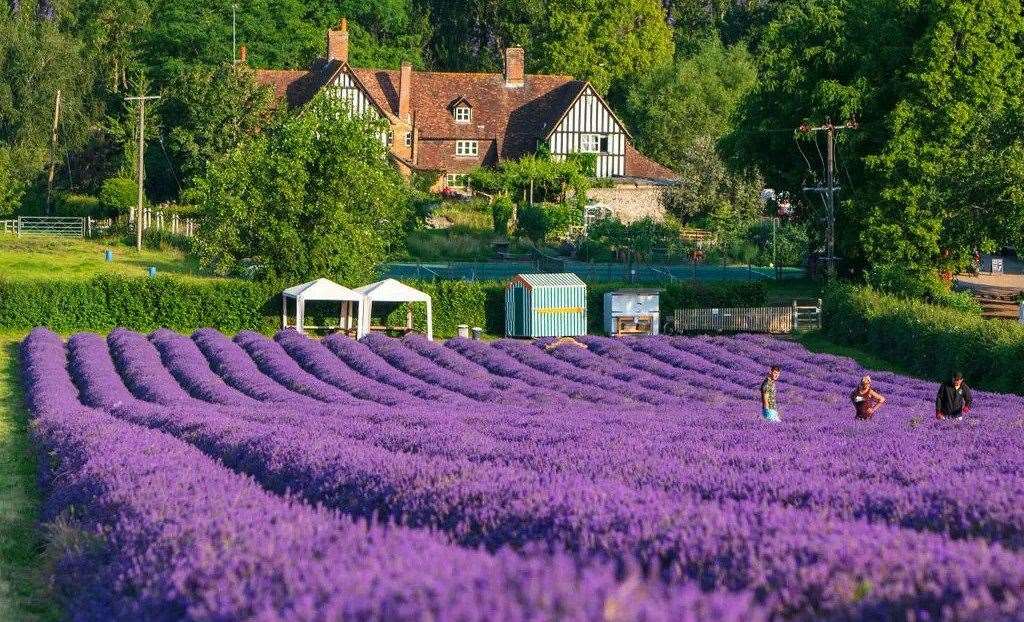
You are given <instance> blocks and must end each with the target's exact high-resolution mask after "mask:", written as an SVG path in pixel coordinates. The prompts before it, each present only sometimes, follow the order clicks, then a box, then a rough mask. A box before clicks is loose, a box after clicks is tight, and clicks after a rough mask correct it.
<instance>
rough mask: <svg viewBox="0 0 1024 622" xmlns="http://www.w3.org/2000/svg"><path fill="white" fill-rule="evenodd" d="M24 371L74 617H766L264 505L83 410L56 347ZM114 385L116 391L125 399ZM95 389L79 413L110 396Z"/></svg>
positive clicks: (42, 335) (191, 459)
mask: <svg viewBox="0 0 1024 622" xmlns="http://www.w3.org/2000/svg"><path fill="white" fill-rule="evenodd" d="M89 341H90V340H89V339H79V340H77V341H75V342H74V343H73V344H72V346H71V349H72V351H78V353H79V354H80V355H81V354H85V351H86V350H88V346H89V345H90V344H88V343H87V342H89ZM22 357H23V365H24V376H25V381H26V388H27V395H28V399H29V403H30V407H31V409H32V412H33V414H34V416H35V420H34V426H33V427H34V434H35V438H36V441H37V444H38V446H39V448H40V450H41V452H42V453H43V455H44V456H46V459H45V460H44V461H43V466H44V468H43V471H42V477H43V484H44V487H45V489H46V491H47V500H46V507H45V517H46V518H47V519H49V520H51V521H53V522H54V524H59V525H60V526H61V528H60V533H61V534H63V538H62V542H63V544H64V547H63V550H62V553H63V556H62V557H61V558H60V560H59V566H58V581H59V587H60V588H61V591H62V592H63V593H64V594H65V596H66V597H67V599H68V603H67V604H68V607H67V611H68V613H69V617H70V618H72V619H76V620H115V619H116V620H139V619H145V620H180V619H205V620H235V619H260V620H423V619H458V620H536V619H569V620H592V619H613V620H626V619H637V620H666V621H667V620H699V619H709V618H716V619H727V620H737V621H738V620H747V619H754V620H758V619H764V617H765V612H764V611H763V610H762V609H761V608H758V607H756V606H753V605H752V604H751V600H752V599H751V596H750V595H743V594H738V595H716V594H711V595H708V594H703V593H701V592H699V591H698V590H696V589H695V588H694V587H692V586H682V587H678V588H673V589H671V590H669V589H666V588H665V587H663V586H659V585H656V584H652V583H650V582H647V581H644V580H642V579H640V578H638V577H637V576H635V575H633V576H631V577H630V578H628V579H626V580H625V581H622V580H618V579H617V578H616V576H615V574H614V573H613V571H612V569H611V568H609V567H607V566H605V565H600V564H589V565H586V566H581V565H579V564H577V563H576V562H575V561H573V559H572V558H571V557H569V556H567V555H564V554H560V553H555V554H550V553H537V554H529V555H520V554H515V553H512V552H509V551H504V552H500V553H498V554H487V553H484V552H479V551H471V550H467V549H464V548H460V547H456V546H452V545H451V544H449V543H448V542H447V541H446V540H445V539H444V538H443V537H441V536H439V535H438V534H433V533H428V532H422V531H417V530H409V529H403V528H397V527H391V528H388V529H382V528H380V527H367V526H366V525H364V524H360V523H356V522H353V521H352V520H351V519H349V518H346V517H344V516H342V515H340V514H338V513H335V512H331V511H327V510H324V509H314V508H311V507H310V506H308V505H305V504H302V503H299V502H297V501H296V500H294V499H291V498H289V497H287V496H277V495H273V494H269V493H268V492H267V491H266V490H265V489H263V488H261V487H260V486H258V485H257V484H256V483H255V482H254V481H253V480H251V479H249V478H247V477H244V476H241V475H238V474H235V473H232V472H231V471H230V470H228V469H226V468H225V467H224V466H223V465H222V464H219V463H218V462H216V461H214V460H211V459H210V458H209V457H208V456H206V455H204V454H203V453H201V452H199V451H197V450H196V449H195V448H194V447H191V446H189V445H188V444H186V443H183V442H181V441H179V440H176V439H174V438H172V437H171V436H169V435H167V434H164V433H161V432H157V431H153V430H148V429H146V428H143V427H139V426H137V425H134V424H131V423H128V422H126V421H124V420H123V419H118V418H114V417H111V416H110V415H108V414H104V413H103V412H102V411H100V410H97V409H92V408H89V407H87V406H84V405H83V404H82V403H81V402H79V398H78V389H79V387H80V386H81V385H82V376H81V375H78V376H76V378H75V381H73V379H72V377H71V376H69V374H68V367H67V352H66V351H65V347H64V344H63V343H62V342H61V341H60V339H59V338H58V337H57V336H56V335H53V334H52V333H49V332H47V331H44V330H36V331H34V332H33V333H32V334H31V335H30V336H29V337H28V338H27V339H26V340H25V342H24V344H23V348H22ZM72 367H73V365H72ZM93 380H94V381H96V382H102V380H101V379H100V378H99V377H96V376H94V377H93ZM116 384H117V383H115V388H114V389H113V392H112V393H118V392H123V391H124V390H125V389H124V387H123V385H122V386H121V387H116ZM93 390H94V392H93V397H92V398H86V399H98V398H99V395H100V393H101V392H102V391H103V389H102V388H100V387H93ZM171 391H172V392H173V390H171ZM174 393H176V395H177V396H178V397H182V396H181V395H180V394H177V392H174ZM122 397H125V398H126V399H127V400H128V401H130V402H132V403H133V404H135V405H138V404H141V403H142V402H135V401H134V400H133V398H129V397H127V395H122ZM59 543H60V542H59Z"/></svg>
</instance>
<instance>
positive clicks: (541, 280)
mask: <svg viewBox="0 0 1024 622" xmlns="http://www.w3.org/2000/svg"><path fill="white" fill-rule="evenodd" d="M517 282H518V283H522V284H523V285H525V286H526V287H527V288H529V289H536V288H538V287H582V288H584V289H586V287H587V284H586V283H584V282H583V279H581V278H580V277H579V276H578V275H576V274H575V273H573V272H556V273H553V274H517V275H516V276H515V277H514V278H513V279H512V281H511V282H510V283H509V286H512V285H513V284H514V283H517Z"/></svg>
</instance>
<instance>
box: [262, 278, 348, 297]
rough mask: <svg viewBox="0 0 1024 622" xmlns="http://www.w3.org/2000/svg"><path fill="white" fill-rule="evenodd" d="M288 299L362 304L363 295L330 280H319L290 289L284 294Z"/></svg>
mask: <svg viewBox="0 0 1024 622" xmlns="http://www.w3.org/2000/svg"><path fill="white" fill-rule="evenodd" d="M282 294H283V295H284V296H287V297H288V298H295V299H299V298H301V299H302V300H334V301H338V302H342V301H346V300H350V301H354V302H362V301H363V295H362V294H360V293H359V292H356V291H353V290H351V289H349V288H347V287H345V286H344V285H338V284H337V283H335V282H334V281H332V280H330V279H317V280H315V281H309V282H308V283H303V284H301V285H296V286H294V287H289V288H288V289H286V290H284V292H282Z"/></svg>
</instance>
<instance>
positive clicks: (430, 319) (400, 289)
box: [355, 279, 434, 341]
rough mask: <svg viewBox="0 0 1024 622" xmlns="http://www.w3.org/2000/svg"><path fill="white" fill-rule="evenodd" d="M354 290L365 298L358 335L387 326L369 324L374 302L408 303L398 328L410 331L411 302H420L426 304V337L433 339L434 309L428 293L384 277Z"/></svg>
mask: <svg viewBox="0 0 1024 622" xmlns="http://www.w3.org/2000/svg"><path fill="white" fill-rule="evenodd" d="M355 291H356V292H357V293H358V294H360V295H361V296H363V297H364V298H365V300H366V304H365V305H363V307H362V309H363V312H362V315H361V316H360V324H359V326H360V330H361V334H360V336H362V335H365V334H367V333H369V332H370V330H371V329H374V328H376V329H378V330H387V329H388V328H389V327H387V326H380V327H377V326H370V324H371V320H372V318H373V304H374V303H409V304H410V306H409V307H408V312H407V313H406V325H405V326H404V327H399V328H401V329H403V330H406V331H411V330H412V329H413V326H412V306H411V304H412V303H417V302H422V303H425V304H426V305H427V339H430V340H431V341H433V339H434V309H433V306H432V305H431V301H430V296H429V295H428V294H425V293H423V292H421V291H420V290H418V289H415V288H413V287H409V286H408V285H406V284H405V283H402V282H401V281H397V280H395V279H384V280H383V281H377V282H376V283H370V284H369V285H364V286H362V287H357V288H356V289H355Z"/></svg>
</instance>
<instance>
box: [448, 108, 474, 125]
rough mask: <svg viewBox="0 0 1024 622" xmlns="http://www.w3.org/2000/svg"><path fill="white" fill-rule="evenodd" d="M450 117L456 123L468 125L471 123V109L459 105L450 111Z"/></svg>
mask: <svg viewBox="0 0 1024 622" xmlns="http://www.w3.org/2000/svg"><path fill="white" fill-rule="evenodd" d="M452 116H454V117H455V122H456V123H470V122H472V121H473V109H472V108H470V107H469V106H467V105H466V104H459V105H458V106H456V107H455V109H454V110H452Z"/></svg>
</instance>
